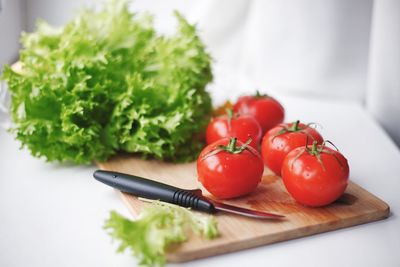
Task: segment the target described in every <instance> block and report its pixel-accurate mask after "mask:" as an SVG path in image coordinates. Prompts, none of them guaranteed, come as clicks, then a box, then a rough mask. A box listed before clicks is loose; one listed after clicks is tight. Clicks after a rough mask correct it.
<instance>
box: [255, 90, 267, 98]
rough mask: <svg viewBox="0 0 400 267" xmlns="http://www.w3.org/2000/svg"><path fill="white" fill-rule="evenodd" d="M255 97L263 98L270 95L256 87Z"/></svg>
mask: <svg viewBox="0 0 400 267" xmlns="http://www.w3.org/2000/svg"><path fill="white" fill-rule="evenodd" d="M254 97H255V98H264V97H270V96H269V95H268V94H262V93H260V91H258V89H257V90H256V94H255V95H254Z"/></svg>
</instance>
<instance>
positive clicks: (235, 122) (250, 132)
mask: <svg viewBox="0 0 400 267" xmlns="http://www.w3.org/2000/svg"><path fill="white" fill-rule="evenodd" d="M261 136H262V130H261V126H260V125H259V124H258V122H257V121H256V120H255V119H254V118H253V117H250V116H247V115H239V116H235V115H231V114H228V115H225V116H220V117H216V118H213V119H212V120H211V121H210V123H209V124H208V127H207V131H206V140H207V144H211V143H214V142H215V141H218V140H219V139H222V138H226V137H236V138H237V139H238V140H239V141H242V142H243V143H245V142H246V141H247V140H249V138H251V139H252V141H251V143H250V145H251V146H252V147H254V148H255V149H258V147H259V145H260V141H261Z"/></svg>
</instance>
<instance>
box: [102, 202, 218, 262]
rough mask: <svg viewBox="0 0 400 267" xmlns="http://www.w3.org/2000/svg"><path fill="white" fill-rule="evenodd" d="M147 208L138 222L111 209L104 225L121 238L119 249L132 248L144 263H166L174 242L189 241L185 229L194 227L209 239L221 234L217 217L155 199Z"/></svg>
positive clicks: (114, 237) (117, 238)
mask: <svg viewBox="0 0 400 267" xmlns="http://www.w3.org/2000/svg"><path fill="white" fill-rule="evenodd" d="M153 203H154V204H155V205H151V206H148V207H145V208H144V209H143V210H142V212H141V213H140V215H139V217H138V218H137V219H136V220H135V221H131V220H128V219H126V218H124V217H123V216H121V215H119V214H118V213H117V212H115V211H112V212H111V213H110V217H109V218H108V219H107V221H106V223H105V226H104V228H105V229H106V230H107V231H108V233H109V234H110V235H111V237H112V238H113V239H115V240H118V241H119V247H118V252H123V251H125V250H126V249H129V250H130V251H131V252H132V254H133V255H134V256H135V257H137V258H138V260H139V264H140V265H144V266H161V265H164V264H165V252H166V250H167V249H168V247H170V246H171V245H172V244H178V243H182V242H184V241H186V239H187V237H186V232H187V230H188V228H189V229H192V230H193V231H194V232H195V233H196V234H198V235H201V236H203V237H205V238H207V239H212V238H215V237H217V236H218V228H217V223H216V221H215V219H214V218H213V217H211V216H204V215H199V214H196V213H193V212H191V211H190V210H189V209H186V208H182V207H179V206H176V205H172V204H168V203H163V202H160V201H155V202H153Z"/></svg>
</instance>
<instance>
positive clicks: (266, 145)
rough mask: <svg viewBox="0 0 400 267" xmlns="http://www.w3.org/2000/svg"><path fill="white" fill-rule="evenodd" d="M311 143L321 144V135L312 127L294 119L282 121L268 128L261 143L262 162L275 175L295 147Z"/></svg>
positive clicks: (278, 173)
mask: <svg viewBox="0 0 400 267" xmlns="http://www.w3.org/2000/svg"><path fill="white" fill-rule="evenodd" d="M307 139H308V144H312V142H313V141H314V140H316V141H317V142H318V144H322V142H323V138H322V136H321V135H320V134H319V133H318V132H317V130H315V129H314V128H312V127H310V126H308V125H305V124H303V123H300V121H296V122H293V123H283V124H280V125H278V126H276V127H274V128H272V129H271V130H269V131H268V132H267V133H266V134H265V135H264V137H263V140H262V143H261V154H262V157H263V160H264V164H265V165H266V166H267V167H268V168H269V169H270V170H271V171H273V172H274V173H276V174H277V175H280V174H281V168H282V162H283V160H284V159H285V157H286V155H287V154H288V153H289V152H290V151H292V150H293V149H295V148H296V147H301V146H305V145H306V142H307Z"/></svg>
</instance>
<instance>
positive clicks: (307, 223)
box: [98, 156, 389, 262]
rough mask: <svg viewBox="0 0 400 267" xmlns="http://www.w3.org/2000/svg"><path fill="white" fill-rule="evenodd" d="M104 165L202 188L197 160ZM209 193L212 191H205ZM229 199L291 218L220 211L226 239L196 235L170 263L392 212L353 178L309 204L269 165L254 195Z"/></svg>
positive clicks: (128, 199) (134, 209)
mask: <svg viewBox="0 0 400 267" xmlns="http://www.w3.org/2000/svg"><path fill="white" fill-rule="evenodd" d="M98 165H99V167H100V168H101V169H103V170H111V171H118V172H123V173H128V174H133V175H137V176H142V177H145V178H149V179H153V180H157V181H160V182H164V183H167V184H170V185H173V186H177V187H180V188H185V189H195V188H200V184H199V183H198V182H197V175H196V165H195V163H188V164H172V163H164V162H159V161H145V160H141V159H138V158H135V157H132V156H119V157H115V158H113V159H111V160H110V161H108V162H105V163H99V164H98ZM203 192H204V193H205V195H208V194H207V192H206V191H205V190H204V189H203ZM120 194H121V197H122V199H123V201H124V202H125V204H126V205H127V206H128V208H129V210H130V212H131V213H132V215H133V216H136V215H138V214H139V213H140V210H141V207H142V205H143V203H142V202H141V201H140V200H138V199H137V198H136V197H134V196H132V195H129V194H124V193H120ZM208 196H209V195H208ZM225 203H229V204H233V205H237V206H242V207H246V208H252V209H259V210H266V211H268V212H273V213H278V214H283V215H285V216H286V218H285V219H284V220H281V221H272V220H257V219H251V218H247V217H243V216H238V215H232V214H227V213H222V212H221V213H217V214H216V215H215V216H216V219H217V222H218V228H219V231H220V234H221V235H220V237H218V238H216V239H214V240H202V239H201V238H199V237H197V236H191V237H190V238H189V240H188V242H186V243H183V244H182V245H180V246H177V247H175V248H173V249H172V250H170V251H169V252H168V255H167V259H168V260H169V261H170V262H184V261H189V260H193V259H198V258H203V257H209V256H213V255H218V254H222V253H228V252H233V251H237V250H242V249H246V248H251V247H256V246H261V245H266V244H271V243H275V242H279V241H284V240H289V239H294V238H299V237H303V236H309V235H313V234H317V233H322V232H327V231H332V230H336V229H340V228H344V227H349V226H353V225H357V224H363V223H367V222H372V221H376V220H380V219H384V218H387V217H388V216H389V206H388V205H387V204H386V203H385V202H383V201H382V200H380V199H379V198H377V197H376V196H374V195H372V194H371V193H369V192H368V191H366V190H364V189H363V188H361V187H360V186H358V185H357V184H355V183H352V182H350V183H349V186H348V187H347V190H346V192H345V193H344V195H343V196H342V197H341V198H340V199H339V200H338V201H336V202H335V203H333V204H331V205H329V206H327V207H323V208H308V207H304V206H302V205H299V204H297V203H296V202H295V201H294V200H293V199H292V198H291V197H290V195H289V194H288V193H287V191H286V189H285V187H284V185H283V183H282V181H281V178H280V177H278V176H275V175H273V174H272V173H271V172H270V171H269V170H268V169H265V172H264V176H263V180H262V182H261V184H260V185H259V186H258V187H257V189H256V190H255V191H254V192H253V193H251V194H250V195H248V196H246V197H241V198H238V199H234V200H230V201H225ZM146 205H148V204H146Z"/></svg>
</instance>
